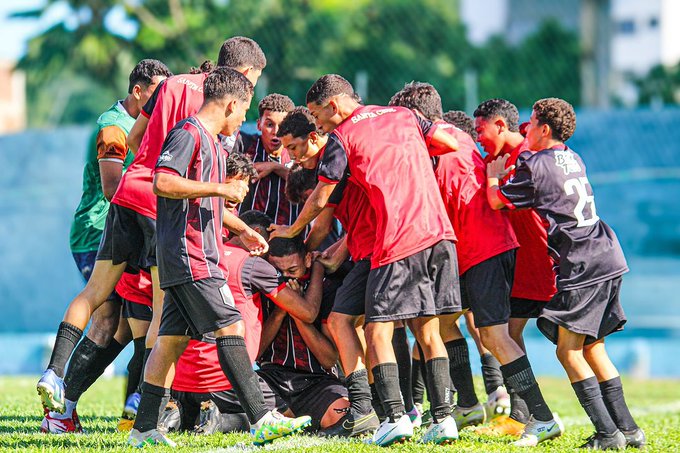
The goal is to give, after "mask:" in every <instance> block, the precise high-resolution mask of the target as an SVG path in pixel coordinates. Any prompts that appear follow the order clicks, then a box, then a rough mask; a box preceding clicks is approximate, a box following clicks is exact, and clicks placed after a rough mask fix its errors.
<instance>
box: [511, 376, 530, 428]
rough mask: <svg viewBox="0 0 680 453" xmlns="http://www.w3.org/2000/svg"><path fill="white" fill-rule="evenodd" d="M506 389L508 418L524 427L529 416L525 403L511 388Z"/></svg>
mask: <svg viewBox="0 0 680 453" xmlns="http://www.w3.org/2000/svg"><path fill="white" fill-rule="evenodd" d="M506 387H507V390H508V394H509V395H510V418H511V419H513V420H516V421H518V422H520V423H524V424H525V425H526V424H527V422H529V417H530V416H531V413H530V412H529V407H528V406H527V402H526V401H524V400H523V399H522V397H521V396H519V394H518V393H517V392H516V391H515V390H514V389H513V388H512V387H511V386H509V385H506Z"/></svg>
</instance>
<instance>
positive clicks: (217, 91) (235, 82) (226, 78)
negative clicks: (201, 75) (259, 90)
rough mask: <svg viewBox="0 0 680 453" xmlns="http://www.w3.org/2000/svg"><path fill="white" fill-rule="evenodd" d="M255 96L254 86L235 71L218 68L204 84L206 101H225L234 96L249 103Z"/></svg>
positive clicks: (209, 75)
mask: <svg viewBox="0 0 680 453" xmlns="http://www.w3.org/2000/svg"><path fill="white" fill-rule="evenodd" d="M252 95H253V84H252V83H250V80H248V79H247V78H246V76H244V75H243V74H241V73H240V72H238V71H234V70H233V69H229V68H224V67H217V68H215V69H214V70H213V71H212V72H211V73H210V74H208V77H206V78H205V81H204V82H203V97H204V99H205V101H206V102H207V101H213V100H218V99H223V98H225V97H227V96H233V97H235V98H237V99H238V100H240V101H243V102H248V100H249V99H250V98H251V97H252Z"/></svg>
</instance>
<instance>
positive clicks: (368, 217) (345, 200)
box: [328, 175, 375, 262]
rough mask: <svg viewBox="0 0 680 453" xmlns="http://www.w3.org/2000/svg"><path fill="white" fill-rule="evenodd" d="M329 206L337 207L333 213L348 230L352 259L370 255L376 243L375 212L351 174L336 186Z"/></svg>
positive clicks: (364, 257)
mask: <svg viewBox="0 0 680 453" xmlns="http://www.w3.org/2000/svg"><path fill="white" fill-rule="evenodd" d="M328 206H333V207H335V211H334V213H333V215H334V216H335V218H336V219H338V221H339V222H340V223H341V224H342V228H343V229H344V230H345V231H346V232H347V249H348V250H349V254H350V256H351V257H352V260H354V262H357V261H360V260H363V259H366V258H368V257H370V256H371V253H373V246H374V244H375V213H374V212H373V208H371V203H370V202H369V201H368V197H366V194H365V193H364V191H363V190H362V189H361V187H359V186H358V185H357V183H356V182H355V181H354V180H353V178H352V177H351V176H350V175H346V176H345V177H344V178H343V180H342V181H341V182H340V183H339V184H338V185H337V186H336V187H335V189H334V190H333V193H332V194H331V197H330V198H329V199H328Z"/></svg>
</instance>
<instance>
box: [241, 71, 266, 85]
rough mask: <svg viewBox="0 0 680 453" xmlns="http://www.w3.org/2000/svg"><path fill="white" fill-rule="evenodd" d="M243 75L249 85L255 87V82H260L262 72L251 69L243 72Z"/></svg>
mask: <svg viewBox="0 0 680 453" xmlns="http://www.w3.org/2000/svg"><path fill="white" fill-rule="evenodd" d="M243 75H244V76H246V79H248V80H249V81H250V83H252V84H253V86H255V85H257V81H258V80H260V76H261V75H262V70H261V69H253V68H248V69H247V70H246V71H245V72H243Z"/></svg>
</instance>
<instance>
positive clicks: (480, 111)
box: [472, 98, 519, 132]
mask: <svg viewBox="0 0 680 453" xmlns="http://www.w3.org/2000/svg"><path fill="white" fill-rule="evenodd" d="M472 116H474V117H475V118H484V119H485V120H490V119H492V118H495V117H497V116H500V117H501V118H503V119H504V120H505V124H507V125H508V129H509V130H510V131H511V132H517V131H519V112H518V111H517V107H515V104H513V103H512V102H510V101H506V100H505V99H500V98H495V99H489V100H488V101H484V102H482V103H481V104H479V107H477V108H476V109H475V111H474V113H473V114H472Z"/></svg>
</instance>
